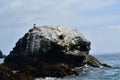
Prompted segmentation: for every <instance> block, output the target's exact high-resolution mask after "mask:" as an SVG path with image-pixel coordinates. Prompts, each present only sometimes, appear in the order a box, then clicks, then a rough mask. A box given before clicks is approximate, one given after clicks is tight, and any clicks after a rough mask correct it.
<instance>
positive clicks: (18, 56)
mask: <svg viewBox="0 0 120 80" xmlns="http://www.w3.org/2000/svg"><path fill="white" fill-rule="evenodd" d="M90 45H91V42H90V41H88V40H87V39H86V38H85V37H84V36H83V35H82V34H81V33H79V32H78V31H77V30H76V29H67V28H65V27H63V26H35V25H34V26H33V28H32V29H30V30H29V31H28V32H27V33H26V34H25V35H24V36H23V37H22V38H20V39H19V40H18V42H17V43H16V46H15V47H14V48H13V50H12V51H11V52H10V54H9V55H8V56H7V57H6V58H5V60H4V63H3V64H1V65H0V79H2V80H34V79H35V78H37V77H64V76H70V75H79V74H78V73H77V71H75V70H74V68H76V67H83V66H85V65H89V66H92V67H110V66H108V65H106V64H102V63H101V62H99V61H98V60H97V59H96V58H95V57H93V56H91V55H90V54H89V50H90ZM3 71H4V72H3Z"/></svg>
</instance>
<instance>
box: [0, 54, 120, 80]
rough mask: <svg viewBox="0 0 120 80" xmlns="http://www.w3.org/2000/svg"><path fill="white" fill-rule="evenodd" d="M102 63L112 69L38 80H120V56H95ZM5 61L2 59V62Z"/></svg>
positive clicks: (83, 69)
mask: <svg viewBox="0 0 120 80" xmlns="http://www.w3.org/2000/svg"><path fill="white" fill-rule="evenodd" d="M94 56H95V57H96V58H97V59H98V60H100V61H101V62H102V63H106V64H109V65H111V66H112V68H93V67H90V66H88V67H85V68H79V69H77V71H78V72H79V73H80V74H79V76H69V77H64V78H50V77H46V78H36V80H120V54H109V55H94ZM2 61H3V60H1V59H0V62H2Z"/></svg>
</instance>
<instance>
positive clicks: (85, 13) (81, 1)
mask: <svg viewBox="0 0 120 80" xmlns="http://www.w3.org/2000/svg"><path fill="white" fill-rule="evenodd" d="M34 23H36V24H37V25H63V26H65V27H69V28H76V29H78V30H79V31H80V32H81V33H82V34H83V35H84V36H85V37H86V38H87V39H88V40H90V41H91V43H92V44H91V51H90V54H103V53H106V54H110V53H119V52H120V36H119V35H120V0H0V49H1V50H2V52H3V53H4V54H9V52H10V51H11V50H12V48H13V47H14V46H15V43H16V42H17V41H18V39H19V38H21V37H22V36H23V35H24V34H25V33H26V32H27V31H28V30H29V29H30V28H32V26H33V24H34Z"/></svg>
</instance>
